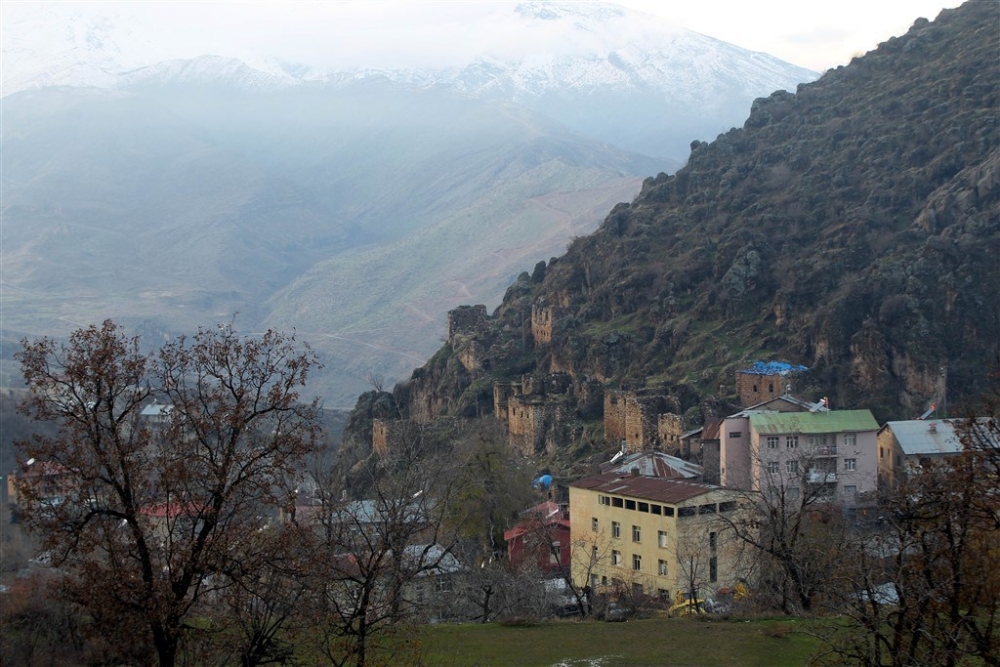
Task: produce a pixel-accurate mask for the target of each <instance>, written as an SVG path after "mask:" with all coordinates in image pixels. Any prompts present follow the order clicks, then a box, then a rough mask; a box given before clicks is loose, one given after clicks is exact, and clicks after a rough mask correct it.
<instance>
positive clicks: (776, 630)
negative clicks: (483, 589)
mask: <svg viewBox="0 0 1000 667" xmlns="http://www.w3.org/2000/svg"><path fill="white" fill-rule="evenodd" d="M808 623H809V622H808V621H803V620H801V619H788V620H744V619H739V620H729V621H723V620H711V621H708V620H701V619H682V618H677V619H647V620H638V621H628V622H625V623H604V622H600V621H556V622H551V623H544V624H540V625H535V626H529V627H505V626H503V625H499V624H495V623H491V624H487V625H470V624H456V625H435V626H428V627H426V628H425V629H424V631H423V633H422V637H421V650H422V653H423V660H424V664H425V665H427V666H428V667H438V666H440V667H445V666H448V667H458V666H464V665H482V666H486V665H498V666H499V665H503V666H510V667H514V666H518V665H523V666H529V665H530V666H538V667H549V666H558V667H616V666H625V665H636V666H639V665H646V666H651V665H662V666H663V667H670V666H676V667H680V666H685V667H722V666H730V665H731V666H734V667H736V666H739V667H755V666H758V665H759V666H761V667H765V666H766V667H782V666H787V667H793V666H795V667H799V666H802V665H806V664H808V660H809V657H810V656H811V655H813V654H814V653H816V652H817V650H819V648H820V643H819V641H818V640H817V639H815V638H814V637H812V636H810V635H809V634H806V632H805V631H806V630H807V629H808Z"/></svg>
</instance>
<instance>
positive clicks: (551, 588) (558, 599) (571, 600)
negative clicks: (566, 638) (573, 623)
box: [545, 579, 583, 616]
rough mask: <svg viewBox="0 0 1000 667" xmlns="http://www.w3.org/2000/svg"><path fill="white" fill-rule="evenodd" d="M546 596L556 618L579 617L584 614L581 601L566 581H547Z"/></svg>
mask: <svg viewBox="0 0 1000 667" xmlns="http://www.w3.org/2000/svg"><path fill="white" fill-rule="evenodd" d="M545 595H546V598H547V599H548V603H549V608H550V609H551V610H552V613H554V614H555V615H556V616H578V615H580V614H582V613H583V610H582V609H581V608H580V600H579V599H578V598H577V596H576V593H575V591H574V590H573V589H572V588H571V587H570V586H569V584H567V583H566V580H565V579H548V580H546V582H545Z"/></svg>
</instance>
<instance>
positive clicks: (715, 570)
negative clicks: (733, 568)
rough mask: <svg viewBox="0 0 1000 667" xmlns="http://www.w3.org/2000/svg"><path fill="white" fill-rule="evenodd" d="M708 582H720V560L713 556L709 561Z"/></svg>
mask: <svg viewBox="0 0 1000 667" xmlns="http://www.w3.org/2000/svg"><path fill="white" fill-rule="evenodd" d="M708 580H709V581H718V580H719V559H718V558H716V557H715V556H712V557H711V558H709V559H708Z"/></svg>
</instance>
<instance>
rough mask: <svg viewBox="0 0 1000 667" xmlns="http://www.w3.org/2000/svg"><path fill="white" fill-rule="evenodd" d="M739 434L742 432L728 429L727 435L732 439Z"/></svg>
mask: <svg viewBox="0 0 1000 667" xmlns="http://www.w3.org/2000/svg"><path fill="white" fill-rule="evenodd" d="M741 436H742V434H741V433H740V432H739V431H730V432H729V437H730V438H733V439H734V440H735V439H737V438H740V437H741Z"/></svg>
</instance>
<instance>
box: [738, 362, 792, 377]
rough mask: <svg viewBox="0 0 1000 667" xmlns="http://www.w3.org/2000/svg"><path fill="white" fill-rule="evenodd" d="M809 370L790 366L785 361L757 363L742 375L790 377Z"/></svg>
mask: <svg viewBox="0 0 1000 667" xmlns="http://www.w3.org/2000/svg"><path fill="white" fill-rule="evenodd" d="M808 370H809V369H808V368H806V367H805V366H799V365H797V364H789V363H787V362H784V361H755V362H754V364H753V366H751V367H750V368H747V369H746V370H742V371H740V373H748V374H750V375H788V374H789V373H804V372H806V371H808Z"/></svg>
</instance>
